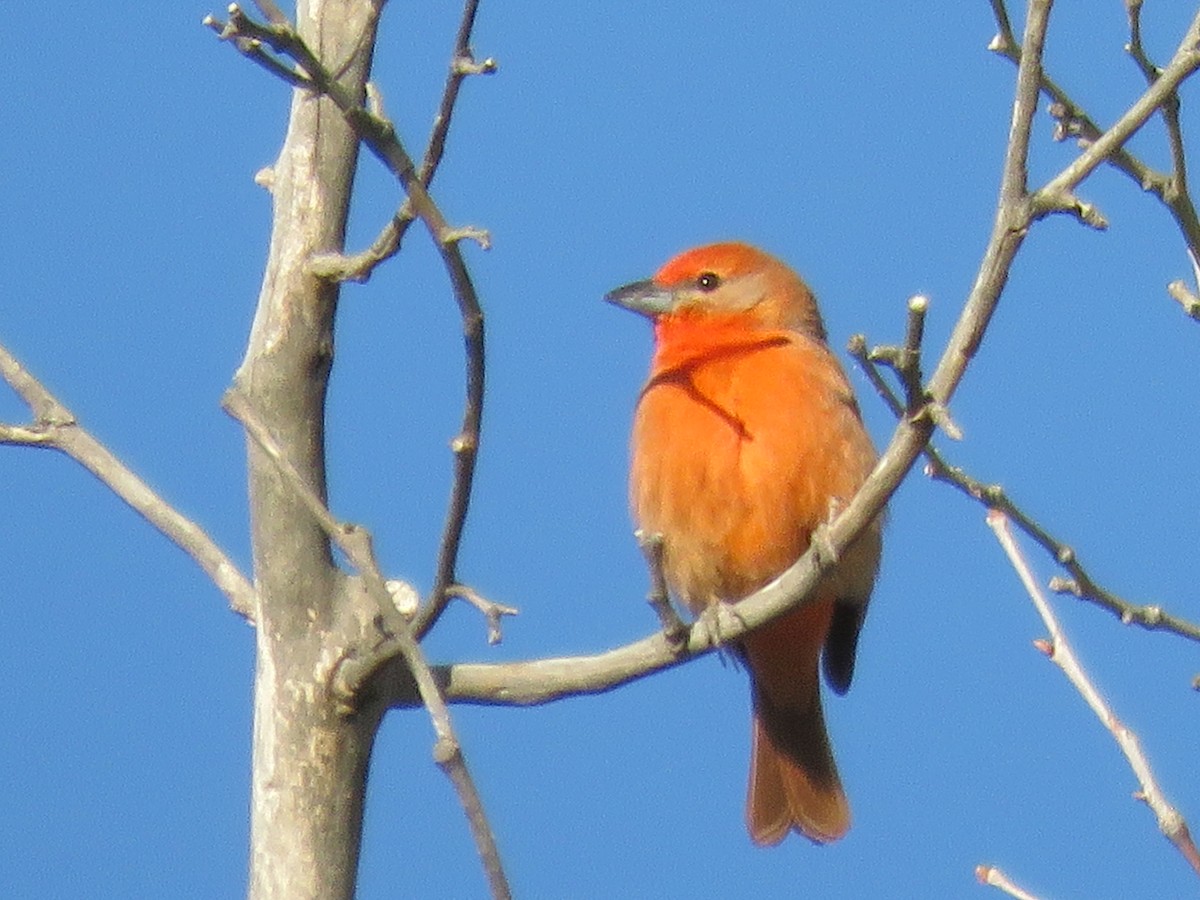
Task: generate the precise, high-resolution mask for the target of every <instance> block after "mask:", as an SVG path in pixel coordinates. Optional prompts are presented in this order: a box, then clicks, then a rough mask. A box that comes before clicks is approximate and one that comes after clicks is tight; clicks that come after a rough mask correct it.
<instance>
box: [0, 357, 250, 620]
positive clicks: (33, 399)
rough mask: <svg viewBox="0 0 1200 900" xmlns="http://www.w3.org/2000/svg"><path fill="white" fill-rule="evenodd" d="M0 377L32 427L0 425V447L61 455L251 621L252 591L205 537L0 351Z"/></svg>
mask: <svg viewBox="0 0 1200 900" xmlns="http://www.w3.org/2000/svg"><path fill="white" fill-rule="evenodd" d="M0 376H2V377H3V378H4V380H5V381H7V382H8V384H9V385H10V386H11V387H12V389H13V390H14V391H16V393H17V395H18V396H19V397H20V398H21V399H22V400H23V401H24V402H25V404H26V405H27V406H28V407H29V409H30V412H32V413H33V417H34V421H33V424H32V425H6V424H0V444H15V445H20V446H25V447H46V448H50V449H52V450H58V451H60V452H62V453H65V454H66V455H67V456H69V457H70V458H71V459H73V460H75V461H76V462H77V463H79V464H80V465H82V466H83V467H84V468H85V469H87V470H88V471H89V472H91V473H92V474H93V475H95V476H96V477H97V478H98V479H100V481H101V483H102V484H104V485H105V486H106V487H107V488H108V489H109V490H111V491H112V492H113V493H114V494H116V495H117V496H118V497H120V498H121V499H122V500H123V501H125V503H126V504H128V505H129V507H130V508H132V509H133V510H134V512H136V513H138V514H139V515H140V516H141V517H142V518H144V519H145V520H146V521H147V522H149V523H150V524H151V525H153V526H154V527H155V528H157V529H158V531H159V532H160V533H161V534H162V535H163V536H164V537H166V538H167V539H168V540H170V541H171V542H172V543H174V544H175V546H177V547H178V548H179V549H180V550H182V551H183V552H184V553H186V554H187V555H188V556H190V557H191V558H192V559H194V560H195V561H196V563H197V564H198V565H199V566H200V568H201V569H203V570H204V572H205V574H207V575H208V577H209V578H210V579H212V582H213V584H215V585H216V586H217V588H218V589H219V590H220V591H221V592H222V593H223V594H224V595H225V596H226V598H227V599H228V600H229V607H230V609H232V610H233V611H234V612H236V613H237V614H238V615H240V616H242V617H243V618H245V619H247V620H248V621H251V622H253V621H254V607H255V591H254V586H253V585H252V584H251V583H250V581H249V580H248V579H247V578H246V576H245V575H243V574H242V573H241V571H240V570H239V569H238V567H237V565H236V564H235V563H234V562H233V561H232V560H231V559H230V558H229V557H228V556H227V555H226V553H225V552H224V551H223V550H222V549H221V548H220V547H218V546H217V544H216V542H215V541H214V540H213V539H212V538H211V537H209V535H208V533H207V532H206V531H205V530H204V529H203V528H201V527H200V526H199V525H197V524H196V523H195V522H193V521H192V520H191V519H188V518H187V517H186V516H184V515H182V514H181V513H180V512H179V511H178V510H176V509H175V508H174V507H173V506H171V505H170V504H169V503H167V501H166V500H164V499H163V498H162V497H160V496H159V495H158V494H156V493H155V492H154V491H153V490H152V489H151V488H150V486H149V485H147V484H146V483H145V482H144V481H142V479H141V478H139V477H138V476H137V475H136V474H134V472H133V471H132V470H130V469H129V467H128V466H126V465H125V464H124V463H123V462H121V460H119V459H118V458H117V457H116V456H115V455H113V453H112V451H110V450H109V449H108V448H107V447H105V446H104V445H103V444H102V443H100V442H99V441H98V440H96V438H95V437H93V436H92V434H91V433H90V432H88V431H87V430H86V429H85V428H84V427H83V426H82V425H80V424H79V423H78V422H77V421H76V419H75V415H74V413H72V412H71V411H70V410H69V409H67V408H66V407H65V406H64V405H63V404H62V403H61V402H59V400H58V398H56V397H55V396H54V395H53V394H51V393H50V391H49V390H48V389H47V388H46V386H45V385H43V384H42V383H41V382H40V381H38V380H37V379H36V378H35V377H34V376H33V375H31V374H30V373H29V371H28V370H27V369H26V368H24V367H23V366H22V365H21V364H20V362H18V361H17V359H16V358H15V357H14V356H13V355H12V354H11V353H9V352H8V350H7V349H6V348H4V347H3V346H0Z"/></svg>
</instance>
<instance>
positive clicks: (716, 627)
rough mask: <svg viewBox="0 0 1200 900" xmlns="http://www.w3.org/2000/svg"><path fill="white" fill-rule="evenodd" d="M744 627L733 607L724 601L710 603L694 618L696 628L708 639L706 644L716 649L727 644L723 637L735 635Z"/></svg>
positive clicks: (744, 624) (742, 620) (744, 623)
mask: <svg viewBox="0 0 1200 900" xmlns="http://www.w3.org/2000/svg"><path fill="white" fill-rule="evenodd" d="M745 626H746V622H745V620H744V619H742V617H741V616H740V615H739V614H738V611H737V610H736V609H735V608H734V605H733V604H732V603H728V602H726V601H725V600H717V601H716V602H715V603H710V604H709V605H708V606H706V607H704V609H703V610H701V612H700V615H699V616H697V617H696V627H698V628H699V629H700V630H701V633H703V634H704V635H705V636H706V637H707V638H708V642H709V643H710V644H712V645H713V646H714V647H717V648H718V649H720V648H722V647H724V646H725V644H726V643H727V640H728V639H727V638H726V637H725V635H727V634H729V633H731V632H735V633H736V632H738V631H740V630H741V629H744V628H745Z"/></svg>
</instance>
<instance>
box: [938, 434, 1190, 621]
mask: <svg viewBox="0 0 1200 900" xmlns="http://www.w3.org/2000/svg"><path fill="white" fill-rule="evenodd" d="M930 449H931V451H932V452H930V453H929V454H927V457H928V459H929V463H928V465H927V467H926V474H928V475H929V476H930V477H931V478H933V479H934V480H936V481H943V482H946V483H947V484H952V485H954V486H955V487H956V488H958V489H959V490H960V491H962V492H963V493H964V494H966V495H967V496H969V497H971V498H973V499H975V500H977V501H979V502H980V503H982V504H983V505H984V506H985V507H987V508H988V509H989V510H997V511H999V512H1001V513H1003V514H1004V515H1005V516H1007V517H1008V519H1009V520H1010V521H1012V522H1014V523H1016V525H1017V527H1018V528H1020V529H1021V530H1022V531H1023V532H1025V534H1027V535H1029V537H1030V538H1032V539H1033V540H1034V541H1035V542H1036V543H1037V544H1038V545H1039V546H1040V547H1041V548H1042V549H1044V550H1045V551H1046V552H1047V553H1049V554H1050V556H1051V557H1052V558H1053V559H1054V560H1055V561H1056V562H1057V563H1058V564H1059V565H1060V566H1062V567H1063V568H1064V569H1065V570H1066V571H1067V573H1068V574H1069V575H1070V577H1069V578H1053V579H1051V581H1050V588H1051V590H1054V591H1056V592H1058V593H1063V594H1072V595H1073V596H1075V597H1078V598H1079V599H1081V600H1087V601H1089V602H1090V603H1094V604H1096V605H1097V606H1100V607H1103V608H1104V609H1107V610H1108V611H1109V612H1111V613H1112V614H1113V615H1115V616H1116V617H1117V618H1118V619H1120V620H1121V622H1122V623H1124V624H1126V625H1140V626H1141V627H1142V628H1145V629H1146V630H1148V631H1169V632H1171V633H1173V634H1177V635H1179V636H1180V637H1185V638H1188V639H1190V640H1193V641H1200V625H1196V624H1195V623H1193V622H1189V621H1187V620H1186V619H1180V618H1178V617H1176V616H1173V615H1171V614H1170V613H1167V612H1165V611H1164V610H1163V608H1162V607H1161V606H1157V605H1140V604H1136V603H1131V602H1129V601H1128V600H1125V599H1124V598H1122V597H1120V596H1118V595H1117V594H1115V593H1113V592H1112V591H1110V590H1108V589H1107V588H1105V587H1103V586H1101V585H1100V584H1098V583H1097V582H1096V581H1095V580H1094V579H1093V578H1092V576H1091V574H1090V573H1089V572H1088V570H1087V569H1086V568H1084V566H1083V564H1082V563H1081V562H1080V561H1079V559H1078V557H1077V556H1076V554H1075V551H1074V550H1073V549H1072V548H1071V547H1070V546H1068V545H1067V544H1065V543H1063V542H1062V541H1060V540H1058V538H1056V537H1054V535H1052V534H1050V532H1048V531H1047V530H1046V529H1045V528H1044V527H1043V526H1042V525H1040V524H1039V523H1038V522H1037V521H1036V520H1034V519H1033V518H1032V517H1031V516H1030V515H1029V514H1028V513H1026V512H1025V511H1024V510H1023V509H1021V508H1020V507H1019V506H1017V505H1016V504H1015V503H1014V502H1013V501H1012V499H1011V498H1010V497H1009V496H1008V494H1007V493H1006V492H1005V491H1004V489H1003V488H1002V487H1001V486H1000V485H998V484H986V483H984V482H982V481H979V480H978V479H975V478H973V477H971V476H970V475H968V474H967V473H966V472H964V471H963V470H962V469H961V468H959V467H957V466H952V465H950V464H948V463H947V462H946V461H945V459H944V458H943V457H942V456H941V455H940V454H939V453H937V451H936V450H933V448H930Z"/></svg>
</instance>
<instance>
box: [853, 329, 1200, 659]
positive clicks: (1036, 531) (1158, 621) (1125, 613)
mask: <svg viewBox="0 0 1200 900" xmlns="http://www.w3.org/2000/svg"><path fill="white" fill-rule="evenodd" d="M848 349H849V352H850V355H851V356H852V357H853V358H854V359H855V361H856V362H858V364H859V366H860V367H861V368H862V370H863V372H864V373H865V374H866V376H867V378H868V380H869V381H870V382H871V384H872V386H874V388H875V390H876V392H877V393H878V394H879V396H880V397H881V398H882V400H883V402H884V404H885V405H886V406H887V407H888V409H890V410H891V411H892V414H893V415H895V416H897V417H900V416H902V415H904V404H903V403H902V402H901V400H900V398H899V396H897V394H896V392H895V391H894V390H893V389H892V387H891V385H889V384H888V383H887V382H886V381H885V380H884V379H883V377H882V375H881V374H880V372H879V369H878V368H877V367H876V365H875V358H876V356H877V355H878V354H877V353H875V352H868V351H867V349H866V339H865V338H864V337H863V336H862V335H855V336H854V338H852V339H851V341H850V345H849V348H848ZM923 453H924V456H925V458H926V460H927V462H926V464H925V474H926V475H928V476H929V477H930V478H932V479H934V480H935V481H942V482H945V483H947V484H950V485H953V486H954V487H956V488H958V489H959V490H960V491H962V492H963V493H964V494H966V495H967V496H968V497H970V498H971V499H973V500H976V501H978V502H979V503H982V504H983V505H984V506H985V507H986V508H987V509H989V510H990V509H998V510H1000V511H1001V512H1003V513H1005V514H1006V515H1007V516H1008V517H1009V518H1010V519H1011V520H1012V521H1013V522H1015V523H1016V525H1017V527H1018V528H1020V529H1021V530H1022V531H1023V532H1025V533H1026V534H1027V535H1029V537H1031V538H1032V539H1033V540H1034V541H1036V542H1037V543H1038V544H1039V545H1040V546H1041V547H1042V548H1043V549H1044V550H1045V551H1046V552H1047V553H1049V554H1050V555H1051V556H1052V557H1053V558H1054V559H1055V561H1057V562H1058V564H1059V565H1061V566H1062V567H1063V568H1064V569H1066V570H1067V573H1068V574H1069V575H1070V578H1053V579H1051V581H1050V588H1051V590H1054V591H1056V592H1058V593H1066V594H1072V595H1074V596H1075V597H1078V598H1079V599H1081V600H1087V601H1089V602H1091V603H1095V604H1096V605H1097V606H1101V607H1103V608H1104V609H1107V610H1108V611H1109V612H1111V613H1112V614H1113V615H1115V616H1116V617H1117V618H1118V619H1120V620H1121V622H1122V623H1124V624H1126V625H1140V626H1141V627H1143V628H1145V629H1147V630H1148V631H1169V632H1172V633H1174V634H1177V635H1179V636H1180V637H1185V638H1189V639H1191V640H1194V641H1200V625H1197V624H1195V623H1193V622H1189V621H1188V620H1186V619H1181V618H1179V617H1177V616H1174V615H1171V614H1170V613H1168V612H1166V611H1164V610H1163V608H1162V607H1161V606H1157V605H1140V604H1135V603H1131V602H1129V601H1128V600H1125V599H1123V598H1122V597H1120V596H1118V595H1117V594H1115V593H1113V592H1112V591H1110V590H1108V589H1107V588H1105V587H1103V586H1102V585H1100V584H1099V583H1098V582H1096V581H1095V579H1093V578H1092V576H1091V575H1090V574H1089V572H1088V570H1087V569H1086V568H1084V566H1083V564H1082V563H1081V562H1080V561H1079V559H1078V557H1077V556H1076V554H1075V551H1074V550H1073V549H1072V548H1071V547H1070V546H1068V545H1067V544H1065V543H1063V542H1062V541H1060V540H1058V539H1057V538H1056V537H1054V536H1053V535H1052V534H1050V532H1049V531H1047V530H1046V529H1045V528H1044V527H1043V526H1042V525H1040V524H1039V523H1038V522H1037V521H1036V520H1035V519H1034V518H1033V517H1032V516H1030V515H1029V514H1028V513H1026V512H1025V511H1024V510H1023V509H1021V507H1019V506H1017V504H1016V503H1014V502H1013V500H1012V499H1011V498H1010V497H1009V496H1008V494H1007V493H1006V492H1005V491H1004V489H1003V488H1002V487H1001V486H1000V485H998V484H989V483H985V482H983V481H980V480H978V479H976V478H974V477H972V476H971V475H969V474H968V473H967V472H965V471H964V470H963V469H962V468H960V467H958V466H955V465H952V464H951V463H949V462H947V461H946V458H945V457H944V456H943V455H942V453H941V451H940V450H938V448H937V447H935V446H934V445H933V444H932V443H930V444H929V445H928V446H926V447H925V449H924V451H923Z"/></svg>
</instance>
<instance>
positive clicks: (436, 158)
mask: <svg viewBox="0 0 1200 900" xmlns="http://www.w3.org/2000/svg"><path fill="white" fill-rule="evenodd" d="M478 8H479V0H468V2H467V4H466V5H465V7H464V8H463V15H462V21H461V22H460V23H459V27H458V35H457V36H456V38H455V41H454V53H453V56H452V58H451V60H450V69H449V73H448V74H447V76H446V85H445V87H444V88H443V90H442V99H441V103H440V104H439V105H438V111H437V114H436V115H435V116H434V120H433V130H432V132H431V133H430V135H429V141H428V143H427V144H426V147H425V156H424V158H423V159H422V160H421V167H420V170H419V172H418V177H419V179H420V181H421V184H423V185H424V186H425V187H426V188H428V187H429V186H430V184H431V183H432V181H433V176H434V175H435V174H436V173H437V169H438V165H439V164H440V163H441V161H442V156H443V154H444V152H445V149H446V137H447V135H448V134H449V132H450V122H451V120H452V119H453V117H454V108H455V104H456V103H457V101H458V95H459V91H460V89H461V88H462V83H463V81H465V80H466V79H467V78H468V77H469V76H471V75H490V74H492V73H494V72H496V71H497V69H498V68H499V67H498V65H497V63H496V61H495V60H494V59H492V58H491V57H488V58H487V59H485V60H483V61H482V62H476V61H475V57H474V55H473V54H472V52H471V32H472V30H473V29H474V27H475V15H476V12H477V11H478ZM374 112H376V113H377V114H380V111H379V110H374ZM415 219H416V214H415V213H414V212H413V207H412V203H411V201H409V200H407V199H406V200H405V201H404V203H403V205H401V207H400V209H399V210H397V211H396V214H395V215H394V216H393V217H392V218H391V220H390V221H389V222H388V223H387V224H386V225H385V226H384V227H383V230H382V231H380V233H379V236H378V237H377V238H376V239H375V241H374V243H372V244H371V246H370V247H368V248H367V249H366V250H364V251H362V252H361V253H356V254H353V255H350V256H346V255H343V254H324V255H322V256H319V257H313V259H312V261H311V263H310V265H311V268H312V271H313V274H315V275H319V276H320V277H322V278H332V279H335V280H339V281H366V280H367V279H368V278H370V277H371V273H372V272H374V271H375V267H376V266H378V265H379V264H380V263H382V262H384V261H386V260H388V259H391V257H393V256H395V255H396V253H397V252H398V251H399V250H400V244H401V242H402V241H403V240H404V235H405V233H406V232H407V231H408V228H409V226H410V225H412V223H413V221H414V220H415ZM486 242H487V239H486V235H484V236H483V241H482V243H484V244H485V245H486Z"/></svg>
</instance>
